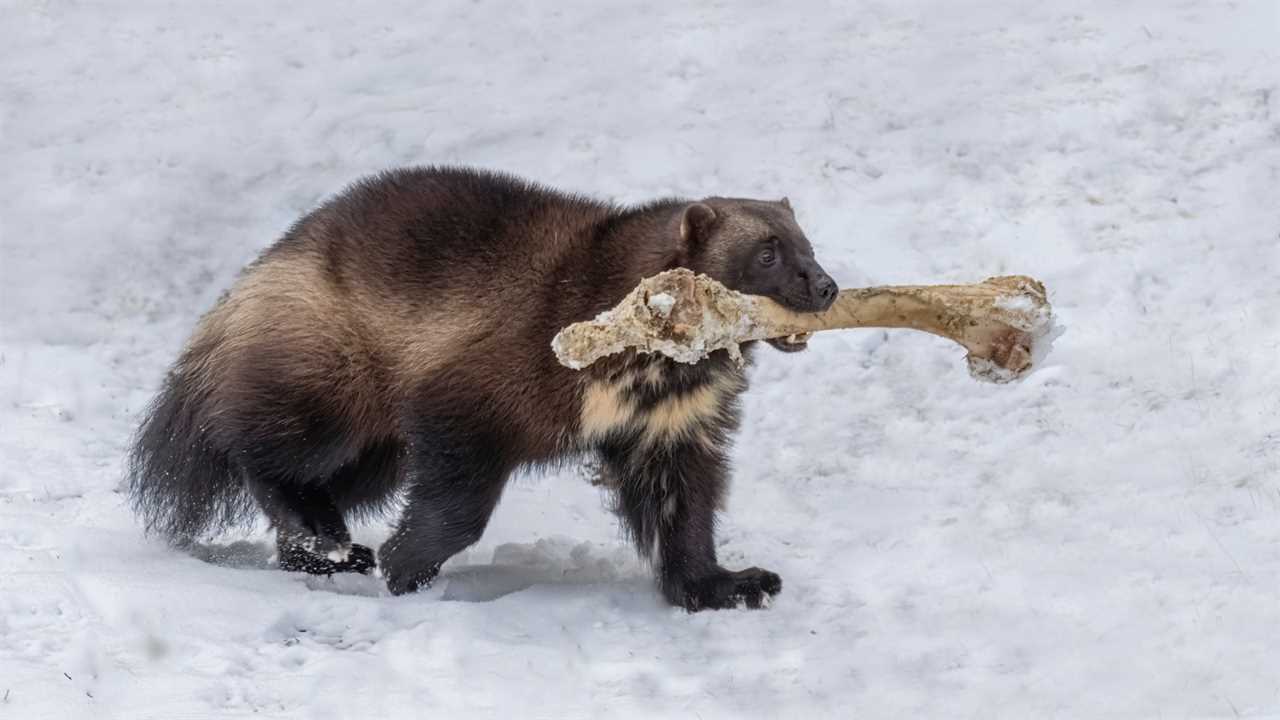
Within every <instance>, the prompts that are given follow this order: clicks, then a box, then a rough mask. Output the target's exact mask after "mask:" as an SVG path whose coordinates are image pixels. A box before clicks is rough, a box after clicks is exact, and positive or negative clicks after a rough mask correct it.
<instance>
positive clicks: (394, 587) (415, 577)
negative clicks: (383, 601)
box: [382, 560, 440, 595]
mask: <svg viewBox="0 0 1280 720" xmlns="http://www.w3.org/2000/svg"><path fill="white" fill-rule="evenodd" d="M382 574H383V576H384V577H386V578H387V589H388V590H390V591H391V594H392V595H407V594H409V593H413V592H418V591H419V590H421V589H423V588H425V587H427V586H429V585H430V584H431V581H432V580H435V579H436V575H439V574H440V566H439V565H434V566H431V567H428V568H426V569H419V570H416V571H411V572H406V571H403V570H400V569H398V568H396V567H395V566H394V565H390V566H389V565H387V563H386V561H385V560H384V561H383V567H382Z"/></svg>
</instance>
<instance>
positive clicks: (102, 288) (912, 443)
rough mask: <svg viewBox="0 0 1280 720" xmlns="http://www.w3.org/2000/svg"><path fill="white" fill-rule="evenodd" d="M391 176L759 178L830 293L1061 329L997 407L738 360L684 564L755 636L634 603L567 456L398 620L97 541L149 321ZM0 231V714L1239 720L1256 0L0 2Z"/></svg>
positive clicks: (1260, 710) (298, 585)
mask: <svg viewBox="0 0 1280 720" xmlns="http://www.w3.org/2000/svg"><path fill="white" fill-rule="evenodd" d="M215 8H216V9H215ZM439 162H449V163H466V164H475V165H483V166H489V167H497V168H502V169H507V170H511V171H515V172H518V173H521V174H524V175H527V176H529V177H532V178H535V179H538V180H542V181H545V182H547V183H550V184H554V185H557V186H561V187H564V188H568V189H572V190H578V191H583V192H589V193H593V194H597V195H602V196H607V197H613V198H616V199H619V200H624V201H636V200H642V199H646V198H651V197H654V196H659V195H667V194H672V193H679V194H684V195H690V196H700V195H707V194H731V195H746V196H762V197H777V196H780V195H783V194H786V195H789V196H790V198H791V200H792V202H793V203H794V204H795V206H796V207H797V209H798V212H799V214H800V218H801V221H802V224H803V225H804V226H805V227H806V228H807V230H808V232H809V235H810V236H811V238H812V239H813V240H814V242H815V244H816V246H817V248H818V256H819V258H820V259H821V260H822V261H823V263H824V264H825V266H826V267H827V269H828V270H830V271H831V272H832V274H833V275H835V276H836V277H837V279H838V280H840V281H841V283H842V285H844V286H854V285H859V284H864V283H872V282H876V283H880V282H885V283H889V282H894V283H908V282H909V283H917V282H951V281H972V280H978V279H981V278H983V277H986V276H988V275H993V274H1000V273H1013V272H1016V273H1024V274H1029V275H1034V276H1036V277H1038V278H1040V279H1042V280H1043V281H1044V282H1045V283H1046V284H1047V285H1048V287H1049V289H1050V292H1051V297H1052V300H1053V301H1054V303H1055V305H1056V307H1057V309H1058V312H1059V315H1060V317H1061V320H1062V321H1063V323H1064V324H1065V325H1066V326H1067V328H1068V330H1067V333H1066V334H1065V335H1063V336H1062V337H1061V338H1060V339H1059V340H1058V341H1057V343H1056V346H1055V349H1054V354H1053V355H1052V356H1051V357H1050V358H1049V361H1048V364H1047V365H1046V366H1045V367H1044V368H1043V369H1041V370H1040V371H1039V372H1037V373H1036V374H1034V375H1033V376H1032V377H1030V378H1029V379H1027V380H1026V381H1024V382H1022V383H1020V384H1017V385H1013V386H1004V387H1001V386H992V385H986V384H979V383H976V382H974V381H973V380H971V379H970V378H969V377H968V375H967V373H966V371H965V368H964V363H963V361H962V359H961V355H962V351H961V350H960V349H959V348H957V347H956V346H953V345H951V344H949V343H947V342H945V341H942V340H939V339H936V338H932V337H928V336H922V335H916V334H911V333H907V332H879V331H861V332H847V333H843V334H831V335H823V336H820V337H818V338H817V339H815V340H814V341H813V342H812V343H811V350H810V351H809V352H808V353H806V354H803V355H800V356H783V355H781V354H779V353H773V352H770V351H767V350H765V351H762V352H761V353H760V354H759V357H760V362H759V363H758V365H757V366H756V368H755V370H754V372H753V388H752V390H751V391H750V393H749V395H748V399H747V412H746V422H745V427H744V429H743V431H742V433H741V436H740V437H739V442H738V445H737V450H736V455H735V469H736V480H735V484H734V491H733V494H732V496H731V499H730V503H729V508H728V512H727V514H726V515H725V516H724V522H723V531H722V533H721V540H722V546H721V548H720V553H721V555H722V558H723V559H724V561H725V562H726V563H727V564H729V565H736V566H742V565H747V564H759V565H761V566H764V567H769V568H771V569H773V570H776V571H778V572H779V573H780V574H781V575H782V576H783V578H784V581H785V587H784V591H783V594H782V595H781V596H780V597H779V598H778V601H777V602H776V603H775V605H774V607H772V608H771V609H770V610H768V611H765V612H745V611H743V612H720V613H703V614H697V615H687V614H684V613H682V612H680V611H677V610H674V609H671V608H669V607H666V606H665V605H664V604H663V603H662V602H661V601H660V598H659V596H658V595H657V593H656V592H655V590H654V589H653V587H652V584H651V582H650V579H649V575H648V572H647V570H646V569H645V568H644V567H643V566H642V565H641V564H640V563H639V562H638V561H637V560H635V559H634V555H633V553H632V552H631V550H630V548H629V547H628V545H627V544H626V543H625V541H624V540H623V539H622V537H621V536H620V534H619V531H618V526H617V523H616V521H615V520H614V519H613V518H612V517H611V516H610V515H609V514H608V513H607V512H606V510H605V507H604V502H603V501H602V498H601V497H600V495H599V494H598V492H597V491H596V490H595V489H594V488H592V487H591V486H590V485H589V484H587V483H586V482H584V481H583V480H582V478H581V477H579V476H577V475H576V474H575V473H574V472H571V471H566V472H563V473H560V474H555V475H548V476H524V477H520V478H518V479H517V480H516V481H515V484H514V485H513V486H512V487H511V489H510V490H509V491H508V493H507V495H506V498H505V500H504V502H503V504H502V506H501V508H500V509H499V511H498V514H497V516H496V518H495V520H494V522H493V524H492V526H491V527H490V529H489V532H488V533H487V535H486V536H485V538H484V539H483V541H482V542H481V543H480V544H479V545H477V546H476V547H474V548H473V549H472V550H470V551H469V552H467V553H466V554H465V555H464V556H462V557H460V558H459V559H458V560H456V561H455V562H453V563H451V564H450V565H449V566H447V567H446V572H445V574H444V575H443V577H442V579H441V580H440V581H439V582H438V583H437V585H436V586H435V587H434V588H432V589H430V590H429V591H426V592H424V593H422V594H419V595H416V596H411V597H396V598H393V597H390V596H388V595H386V593H385V591H384V590H383V589H382V588H381V586H380V585H379V583H378V582H377V581H375V580H374V579H372V578H362V577H355V578H353V577H345V578H339V579H337V580H325V579H309V578H305V577H301V576H297V575H290V574H285V573H282V572H279V571H277V570H275V569H273V568H271V567H270V566H269V560H268V556H269V552H268V550H267V546H266V544H265V542H264V541H265V539H266V537H267V536H266V534H265V532H263V531H261V530H260V531H259V532H258V533H257V534H254V535H251V536H248V537H230V538H224V539H223V540H222V543H223V544H222V545H219V546H211V547H209V548H206V551H205V553H204V554H205V558H204V559H198V558H193V557H190V556H186V555H182V554H178V553H176V552H174V551H172V550H170V549H168V548H166V547H164V546H163V545H161V544H159V543H157V542H155V541H151V540H148V539H146V538H144V537H142V535H141V534H140V532H139V530H138V528H137V525H136V523H135V522H134V519H133V518H132V517H131V515H130V513H129V512H128V511H127V509H126V507H125V506H124V504H123V499H122V496H121V494H120V493H119V491H118V489H117V488H118V483H119V480H120V476H121V469H122V457H123V454H124V451H125V447H126V444H127V440H128V437H129V434H130V432H131V431H132V429H133V427H134V426H135V423H136V418H137V414H138V412H139V410H140V409H141V408H142V407H143V405H144V403H145V402H146V401H147V400H148V399H149V397H150V396H151V394H152V393H153V392H154V390H155V389H156V387H157V384H158V382H159V380H160V379H161V377H162V375H163V372H164V370H165V367H166V365H167V364H168V363H169V362H170V361H171V360H172V359H173V357H174V356H175V354H176V352H177V350H178V348H179V347H180V346H181V343H182V342H183V340H184V338H185V335H186V333H187V332H188V331H189V329H190V328H191V327H192V324H193V323H194V321H195V319H196V318H197V317H198V316H199V314H200V313H201V312H203V311H204V310H205V309H207V308H208V307H209V306H210V305H211V303H212V302H213V301H214V299H215V298H216V297H217V295H218V294H219V292H220V291H221V290H222V289H223V288H225V287H226V286H227V285H228V284H229V282H230V281H231V279H232V278H233V277H234V275H235V273H236V272H237V270H238V269H239V268H240V267H241V266H242V265H243V264H244V263H245V262H246V261H248V260H250V259H251V258H252V257H253V256H254V255H255V253H257V252H258V251H259V250H260V249H262V248H263V247H265V246H266V245H267V244H269V243H270V242H271V241H272V240H273V239H274V238H275V237H276V236H277V235H278V234H279V233H281V232H282V230H283V229H284V228H285V227H286V226H287V225H288V223H290V222H291V221H292V220H293V219H294V218H295V217H296V216H297V215H298V214H299V213H301V212H302V211H304V210H305V209H307V208H308V207H310V206H311V205H313V204H314V203H316V202H317V201H318V200H319V199H321V198H322V197H324V196H325V195H327V194H329V193H331V192H333V191H335V190H337V189H339V188H340V187H341V186H343V185H344V184H345V183H347V182H348V181H350V180H352V179H354V178H356V177H357V176H360V175H362V174H364V173H366V172H369V171H373V170H376V169H381V168H385V167H389V166H395V165H402V164H412V163H439ZM0 243H3V249H2V254H0V325H2V330H3V338H2V345H0V717H3V718H22V719H23V720H28V719H32V718H58V719H60V720H61V719H65V718H82V717H84V718H89V717H92V718H130V719H132V718H165V719H169V718H204V717H248V716H253V717H281V718H285V717H288V718H294V717H296V718H352V717H380V718H398V717H409V716H413V717H458V716H463V713H464V711H466V713H467V714H466V716H467V717H489V716H492V717H510V716H517V717H519V716H529V717H547V718H590V717H599V716H601V715H603V714H605V713H607V714H608V715H610V716H613V717H636V716H641V715H647V714H655V715H659V716H679V717H701V718H721V717H741V716H748V717H759V716H788V717H807V716H811V715H816V716H825V717H885V718H901V717H921V716H924V717H976V718H991V717H1008V718H1033V717H1067V718H1096V717H1116V718H1121V717H1123V718H1133V717H1236V716H1240V717H1264V716H1268V717H1280V363H1277V355H1278V354H1280V320H1278V319H1277V318H1280V5H1278V4H1277V3H1276V2H1274V0H1254V1H1242V2H1217V1H1212V0H1185V1H1183V2H1156V1H1154V0H1146V1H1144V2H1130V3H1115V2H1111V1H1109V0H1096V1H1094V2H1077V3H1034V4H1033V3H1022V2H1016V1H1015V0H986V1H984V2H983V1H980V2H960V3H956V2H941V1H939V2H931V3H921V2H896V1H894V2H889V1H888V0H881V1H880V2H865V1H864V2H847V3H836V2H832V3H823V2H798V1H797V2H789V3H785V4H778V5H777V6H776V7H774V6H773V4H769V3H752V4H747V3H741V4H739V3H727V2H717V3H698V2H685V3H662V4H655V3H648V2H641V3H617V2H605V3H600V2H595V1H594V0H571V1H569V2H560V3H554V4H553V3H546V4H542V3H538V4H521V5H514V4H508V3H501V2H496V1H495V0H465V1H463V0H449V1H446V2H430V3H422V2H407V1H405V2H396V3H391V2H388V3H379V4H378V5H377V6H376V9H374V8H372V7H362V6H361V4H359V3H346V2H325V3H320V2H314V3H305V4H298V5H297V6H296V7H291V8H286V7H285V6H283V5H280V4H278V3H269V2H249V1H246V0H241V1H239V2H232V3H218V4H216V5H215V4H199V3H168V2H160V1H158V0H140V1H135V2H129V3H106V2H104V3H82V4H81V3H63V2H34V1H24V0H8V1H6V2H3V3H0ZM386 533H387V526H386V525H385V524H382V525H372V526H364V527H360V528H358V529H357V530H356V535H357V539H359V540H362V541H364V542H367V543H370V544H376V543H377V542H379V540H380V539H381V538H383V537H385V535H386ZM236 541H239V542H238V543H237V542H236ZM210 560H212V562H210Z"/></svg>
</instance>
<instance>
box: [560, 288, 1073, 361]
mask: <svg viewBox="0 0 1280 720" xmlns="http://www.w3.org/2000/svg"><path fill="white" fill-rule="evenodd" d="M863 327H880V328H911V329H913V330H923V331H925V332H929V333H933V334H934V335H940V336H942V337H945V338H950V339H951V340H954V341H956V342H958V343H960V344H961V345H963V346H964V347H965V349H967V350H968V351H969V355H968V358H967V359H968V361H969V370H970V372H971V373H972V374H973V375H974V376H975V377H978V378H981V379H984V380H990V381H993V382H1008V381H1010V380H1014V379H1016V378H1018V377H1020V376H1022V375H1023V374H1025V373H1026V372H1027V371H1028V370H1029V369H1030V368H1031V365H1032V361H1033V356H1038V353H1037V350H1038V348H1037V345H1036V344H1037V341H1041V340H1042V339H1045V337H1046V336H1047V335H1049V333H1050V330H1051V329H1052V328H1053V314H1052V310H1051V308H1050V306H1049V303H1048V300H1047V298H1046V297H1045V290H1044V286H1043V285H1041V284H1040V283H1039V282H1037V281H1035V280H1033V279H1031V278H1029V277H1022V276H1016V275H1015V276H1010V277H994V278H990V279H988V280H985V281H983V282H981V283H976V284H973V285H908V286H897V287H895V286H888V287H873V288H860V289H856V290H844V291H841V293H840V296H839V297H838V298H836V301H835V304H833V305H832V306H831V308H830V309H828V310H826V311H825V312H820V313H797V312H794V311H791V310H788V309H787V308H785V307H783V306H782V305H780V304H778V303H776V302H774V301H773V300H770V299H768V298H765V297H760V296H756V295H743V294H742V293H738V292H734V291H732V290H729V289H728V288H726V287H725V286H723V285H721V284H720V283H718V282H716V281H715V280H712V279H711V278H709V277H707V276H706V275H695V274H694V273H693V272H692V271H689V270H685V269H683V268H680V269H676V270H670V271H667V272H664V273H661V274H659V275H655V276H653V277H651V278H647V279H645V280H643V281H641V283H640V285H639V286H638V287H637V288H636V289H635V290H633V291H631V293H630V294H628V295H627V296H626V298H624V299H623V300H622V302H620V303H618V305H616V306H615V307H614V308H613V309H611V310H608V311H606V312H603V313H601V314H600V315H598V316H597V317H596V318H595V319H594V320H589V321H587V322H580V323H575V324H573V325H570V326H569V327H567V328H565V329H563V330H561V331H560V333H559V334H557V335H556V337H555V339H554V340H553V341H552V343H551V347H552V349H553V350H555V353H556V357H557V358H559V360H560V362H561V364H563V365H565V366H567V367H570V368H574V369H581V368H584V367H586V366H588V365H590V364H591V363H593V362H595V361H596V360H599V359H600V358H602V357H605V356H608V355H613V354H615V353H619V352H622V351H624V350H626V349H628V348H634V349H636V350H637V351H640V352H650V353H652V352H657V353H662V354H663V355H667V356H668V357H671V358H674V359H675V360H678V361H680V362H686V363H695V362H698V361H699V360H701V359H703V358H705V357H706V356H707V355H708V354H709V353H711V352H714V351H716V350H727V351H728V352H729V354H730V355H731V356H733V357H734V358H735V359H737V360H739V361H740V360H741V357H742V356H741V354H740V352H739V348H738V345H739V344H740V343H743V342H746V341H749V340H765V339H770V338H786V337H789V336H793V335H799V334H804V333H812V332H817V331H821V330H837V329H842V328H863Z"/></svg>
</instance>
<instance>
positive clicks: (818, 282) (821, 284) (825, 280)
mask: <svg viewBox="0 0 1280 720" xmlns="http://www.w3.org/2000/svg"><path fill="white" fill-rule="evenodd" d="M839 291H840V289H839V288H837V287H836V281H835V280H832V279H831V276H830V275H828V274H826V273H824V272H819V273H818V277H817V278H816V279H815V280H814V282H813V297H814V298H815V299H817V301H818V302H819V303H820V304H821V305H822V309H823V310H826V309H827V308H829V307H831V303H834V302H835V301H836V293H838V292H839Z"/></svg>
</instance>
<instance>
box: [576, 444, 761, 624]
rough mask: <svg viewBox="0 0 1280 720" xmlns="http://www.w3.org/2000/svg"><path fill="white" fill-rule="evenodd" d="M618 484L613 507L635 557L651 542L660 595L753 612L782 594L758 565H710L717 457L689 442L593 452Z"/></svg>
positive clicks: (692, 605) (719, 493)
mask: <svg viewBox="0 0 1280 720" xmlns="http://www.w3.org/2000/svg"><path fill="white" fill-rule="evenodd" d="M601 454H602V457H603V459H604V462H605V464H606V466H607V469H608V472H609V473H610V474H611V475H612V476H613V478H614V480H615V481H616V482H617V484H618V510H619V513H620V515H621V516H622V519H623V521H624V522H625V523H626V525H627V527H628V528H629V529H630V530H631V532H632V534H633V535H634V536H635V539H636V541H637V543H638V544H639V547H640V551H641V553H643V554H645V555H650V554H651V553H652V552H653V551H654V550H655V548H654V545H656V546H657V547H656V551H657V554H658V557H657V561H658V572H659V582H660V583H661V585H662V592H663V594H664V595H665V596H666V597H667V599H668V600H669V601H671V603H672V604H674V605H679V606H681V607H684V608H685V609H687V610H689V611H697V610H703V609H715V608H729V607H736V606H738V605H745V606H746V607H749V608H758V607H761V606H763V605H764V603H765V601H766V599H767V598H768V597H771V596H773V595H776V594H777V593H778V592H779V591H780V590H782V579H781V578H779V577H778V576H777V575H776V574H774V573H772V572H769V571H767V570H761V569H760V568H754V567H753V568H748V569H746V570H740V571H736V572H734V571H731V570H726V569H725V568H723V567H721V566H720V564H719V563H718V562H717V561H716V548H715V514H716V511H717V508H718V507H719V505H720V501H721V499H722V497H723V496H724V493H725V489H726V485H727V478H728V473H727V470H726V461H725V458H724V457H723V454H722V453H721V452H719V451H718V450H715V449H712V448H709V447H707V446H706V445H705V444H703V443H700V442H697V441H689V442H687V443H677V444H674V445H669V444H659V445H657V446H650V445H647V444H644V443H640V442H632V443H628V444H619V445H612V446H606V447H604V448H602V450H601Z"/></svg>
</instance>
